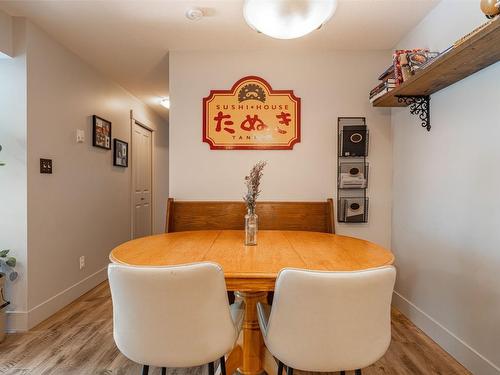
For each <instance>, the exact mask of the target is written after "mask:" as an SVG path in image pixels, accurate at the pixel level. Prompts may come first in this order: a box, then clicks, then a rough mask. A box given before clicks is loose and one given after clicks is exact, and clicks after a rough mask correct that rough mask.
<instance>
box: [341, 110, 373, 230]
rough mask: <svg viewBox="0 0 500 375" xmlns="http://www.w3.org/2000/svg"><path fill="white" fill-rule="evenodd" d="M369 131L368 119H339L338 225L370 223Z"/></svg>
mask: <svg viewBox="0 0 500 375" xmlns="http://www.w3.org/2000/svg"><path fill="white" fill-rule="evenodd" d="M369 135H370V134H369V131H368V128H367V126H366V119H365V118H364V117H339V118H338V147H337V149H338V155H337V156H338V157H337V221H338V222H339V223H366V222H368V201H369V200H368V198H367V196H366V189H367V188H368V172H369V164H368V162H367V161H366V157H367V156H368V146H369V138H370V137H369Z"/></svg>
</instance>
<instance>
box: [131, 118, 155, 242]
mask: <svg viewBox="0 0 500 375" xmlns="http://www.w3.org/2000/svg"><path fill="white" fill-rule="evenodd" d="M134 125H138V126H140V127H142V128H144V129H146V130H147V131H149V132H151V234H153V233H154V228H155V204H154V202H155V198H154V193H155V189H154V186H155V185H154V184H155V178H156V176H155V173H154V171H155V149H154V144H155V130H154V129H153V128H152V127H150V126H147V125H145V124H144V122H142V121H140V120H137V119H136V118H135V117H134V112H133V111H132V110H130V148H129V150H130V152H129V158H130V166H131V167H130V239H133V238H134V224H135V218H134V212H135V210H134V205H135V199H134V198H135V197H134V192H135V179H134V157H133V153H134V138H133V136H134Z"/></svg>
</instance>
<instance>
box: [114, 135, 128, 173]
mask: <svg viewBox="0 0 500 375" xmlns="http://www.w3.org/2000/svg"><path fill="white" fill-rule="evenodd" d="M113 148H114V153H113V165H115V166H117V167H128V143H127V142H124V141H121V140H119V139H117V138H115V139H114V140H113Z"/></svg>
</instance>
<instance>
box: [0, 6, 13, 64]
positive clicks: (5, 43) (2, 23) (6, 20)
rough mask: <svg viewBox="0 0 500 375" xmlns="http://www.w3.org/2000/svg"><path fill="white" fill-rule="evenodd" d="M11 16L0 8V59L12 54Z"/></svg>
mask: <svg viewBox="0 0 500 375" xmlns="http://www.w3.org/2000/svg"><path fill="white" fill-rule="evenodd" d="M12 28H13V25H12V17H11V16H9V15H8V14H7V13H4V12H2V11H1V10H0V59H3V58H8V57H9V56H11V57H12V56H13V54H14V50H13V43H12Z"/></svg>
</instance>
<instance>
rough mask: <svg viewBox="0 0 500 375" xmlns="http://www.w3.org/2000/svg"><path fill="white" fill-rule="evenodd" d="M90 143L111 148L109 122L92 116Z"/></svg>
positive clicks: (107, 148)
mask: <svg viewBox="0 0 500 375" xmlns="http://www.w3.org/2000/svg"><path fill="white" fill-rule="evenodd" d="M92 145H93V146H94V147H100V148H105V149H106V150H111V122H110V121H108V120H105V119H103V118H101V117H99V116H96V115H93V116H92Z"/></svg>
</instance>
